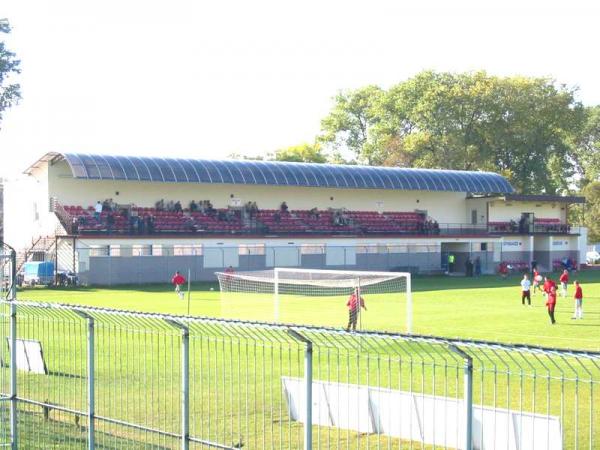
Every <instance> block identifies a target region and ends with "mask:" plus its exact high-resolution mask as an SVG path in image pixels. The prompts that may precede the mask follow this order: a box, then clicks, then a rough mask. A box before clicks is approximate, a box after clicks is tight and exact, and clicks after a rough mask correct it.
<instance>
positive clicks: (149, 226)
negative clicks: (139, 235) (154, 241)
mask: <svg viewBox="0 0 600 450" xmlns="http://www.w3.org/2000/svg"><path fill="white" fill-rule="evenodd" d="M146 230H148V234H152V233H154V216H153V215H152V214H150V215H149V216H146Z"/></svg>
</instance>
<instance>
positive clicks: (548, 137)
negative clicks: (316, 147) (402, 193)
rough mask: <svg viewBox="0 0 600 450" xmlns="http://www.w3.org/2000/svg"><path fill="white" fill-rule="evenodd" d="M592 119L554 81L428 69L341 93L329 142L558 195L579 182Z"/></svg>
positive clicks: (365, 158) (327, 127) (361, 156)
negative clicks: (579, 151)
mask: <svg viewBox="0 0 600 450" xmlns="http://www.w3.org/2000/svg"><path fill="white" fill-rule="evenodd" d="M583 112H584V110H583V107H582V106H581V105H580V104H579V103H578V102H577V101H576V100H575V98H574V91H573V90H572V89H569V88H567V87H565V86H559V85H556V83H554V81H553V80H549V79H545V78H526V77H505V78H500V77H494V76H490V75H488V74H487V73H485V72H475V73H470V72H469V73H459V74H453V73H438V72H433V71H425V72H421V73H419V74H417V75H416V76H415V77H413V78H411V79H409V80H406V81H403V82H401V83H398V84H397V85H395V86H392V87H391V88H390V89H388V90H386V91H384V90H381V89H379V88H375V87H372V86H368V87H366V88H362V89H358V90H356V91H350V92H347V93H344V94H340V95H338V96H337V97H336V98H335V102H334V106H333V108H332V111H331V112H330V114H329V115H328V116H327V117H326V118H325V119H323V121H322V135H321V140H322V141H323V142H325V143H326V144H327V145H328V146H330V147H332V148H340V147H342V148H346V149H350V150H352V151H354V152H355V154H356V155H357V159H358V160H359V161H361V162H367V163H369V164H383V165H400V166H409V167H424V168H439V169H460V170H488V171H495V172H500V173H502V174H503V175H505V176H506V177H507V178H508V179H509V181H510V182H511V183H512V184H513V186H514V187H515V188H516V189H517V190H518V191H521V192H523V193H533V192H545V193H549V194H550V193H552V194H554V193H558V192H563V191H567V190H568V188H569V186H570V183H571V182H572V176H573V174H574V171H573V170H572V169H573V164H572V159H573V154H574V146H573V142H574V140H573V137H574V136H576V135H577V133H578V130H579V129H580V127H581V124H582V122H583V118H584V114H583Z"/></svg>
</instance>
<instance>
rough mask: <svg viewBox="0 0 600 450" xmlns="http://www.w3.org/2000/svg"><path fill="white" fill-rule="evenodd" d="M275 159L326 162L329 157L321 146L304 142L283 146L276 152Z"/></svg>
mask: <svg viewBox="0 0 600 450" xmlns="http://www.w3.org/2000/svg"><path fill="white" fill-rule="evenodd" d="M273 156H274V157H272V158H269V159H274V160H275V161H291V162H309V163H324V162H327V157H326V156H325V155H324V154H323V151H322V149H321V146H320V145H319V144H318V143H316V144H308V143H303V144H300V145H294V146H292V147H287V148H283V149H280V150H277V151H276V152H275V155H273Z"/></svg>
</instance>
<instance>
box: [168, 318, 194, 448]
mask: <svg viewBox="0 0 600 450" xmlns="http://www.w3.org/2000/svg"><path fill="white" fill-rule="evenodd" d="M166 322H167V323H169V324H170V325H172V326H174V327H175V328H178V329H179V330H181V450H189V448H190V329H189V328H188V327H187V326H185V325H184V324H182V323H180V322H177V321H175V320H169V319H167V320H166Z"/></svg>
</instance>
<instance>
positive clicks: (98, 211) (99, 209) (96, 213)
mask: <svg viewBox="0 0 600 450" xmlns="http://www.w3.org/2000/svg"><path fill="white" fill-rule="evenodd" d="M100 214H102V203H100V200H98V201H97V202H96V206H95V207H94V219H96V220H100Z"/></svg>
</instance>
